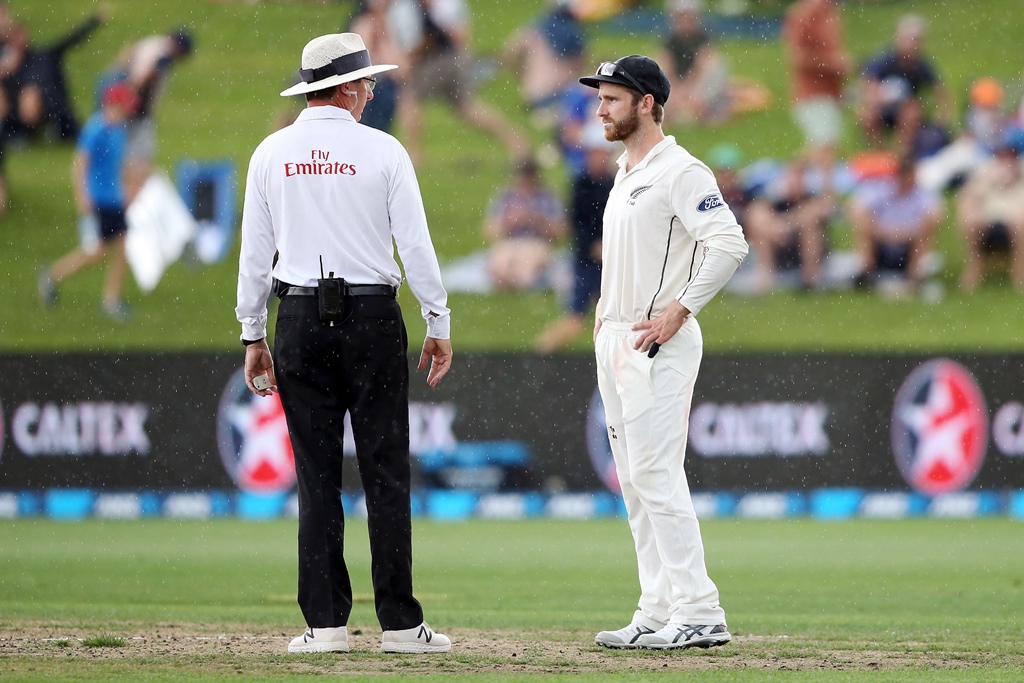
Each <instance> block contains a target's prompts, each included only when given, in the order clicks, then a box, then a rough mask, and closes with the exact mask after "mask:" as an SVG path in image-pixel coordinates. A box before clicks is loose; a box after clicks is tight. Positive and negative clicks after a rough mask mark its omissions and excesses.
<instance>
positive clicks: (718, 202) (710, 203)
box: [697, 194, 725, 212]
mask: <svg viewBox="0 0 1024 683" xmlns="http://www.w3.org/2000/svg"><path fill="white" fill-rule="evenodd" d="M720 206H725V202H723V201H722V198H721V197H719V196H718V195H717V194H709V195H708V196H707V197H705V198H704V199H702V200H700V204H698V205H697V210H698V211H701V212H704V211H710V210H711V209H717V208H718V207H720Z"/></svg>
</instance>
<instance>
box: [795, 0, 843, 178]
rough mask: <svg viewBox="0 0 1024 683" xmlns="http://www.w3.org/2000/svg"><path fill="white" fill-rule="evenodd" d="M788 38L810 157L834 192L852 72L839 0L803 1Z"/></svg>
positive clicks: (800, 121) (798, 114)
mask: <svg viewBox="0 0 1024 683" xmlns="http://www.w3.org/2000/svg"><path fill="white" fill-rule="evenodd" d="M782 37H783V44H784V46H785V49H786V58H787V60H788V63H789V72H790V88H791V90H792V98H793V116H794V118H795V119H796V122H797V125H798V126H799V127H800V130H801V131H802V132H803V134H804V139H805V140H806V147H805V156H806V158H807V160H808V161H809V162H810V163H812V164H813V165H814V166H816V167H817V168H818V169H819V171H820V172H821V173H822V174H823V178H824V180H825V182H826V186H827V187H828V186H830V185H831V183H830V180H831V173H832V169H833V166H834V164H835V160H836V154H837V150H838V146H839V144H840V143H841V142H842V138H843V116H842V106H841V102H840V99H841V97H842V92H843V85H844V83H845V82H846V79H847V77H848V76H849V75H850V72H851V61H850V56H849V54H848V53H847V51H846V48H845V47H844V44H843V36H842V31H841V26H840V17H839V11H838V10H837V9H836V4H835V0H797V2H795V3H793V4H792V5H791V6H790V8H789V9H788V10H787V11H786V18H785V22H784V24H783V31H782Z"/></svg>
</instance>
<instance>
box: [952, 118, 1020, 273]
mask: <svg viewBox="0 0 1024 683" xmlns="http://www.w3.org/2000/svg"><path fill="white" fill-rule="evenodd" d="M1022 151H1024V133H1021V132H1016V133H1014V134H1012V135H1010V136H1007V137H1006V138H1004V141H1003V142H1002V143H1001V144H1000V145H998V146H997V152H996V155H995V156H994V157H993V158H992V159H990V160H989V161H987V162H985V163H984V164H983V165H982V166H981V168H979V169H978V170H977V171H976V172H975V173H974V174H973V175H972V176H971V178H970V180H969V181H968V182H967V184H966V185H964V186H963V188H961V190H960V193H959V194H958V195H957V199H956V208H957V225H958V227H959V229H960V235H961V237H962V238H963V240H964V269H963V273H962V274H961V278H960V286H961V287H963V289H964V290H966V291H968V292H971V291H974V290H975V289H977V287H978V285H979V284H981V280H982V277H983V276H984V274H985V267H986V265H987V263H988V261H989V260H991V259H990V257H991V256H992V255H994V254H999V253H1009V256H1010V278H1011V280H1012V281H1013V286H1014V287H1016V288H1017V289H1018V290H1024V162H1022V160H1021V152H1022Z"/></svg>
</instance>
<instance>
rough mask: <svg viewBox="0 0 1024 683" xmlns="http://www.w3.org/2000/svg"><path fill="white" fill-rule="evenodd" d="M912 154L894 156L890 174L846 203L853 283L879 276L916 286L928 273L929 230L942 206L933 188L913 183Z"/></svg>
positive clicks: (868, 282)
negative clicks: (856, 271) (856, 262)
mask: <svg viewBox="0 0 1024 683" xmlns="http://www.w3.org/2000/svg"><path fill="white" fill-rule="evenodd" d="M915 168H916V167H915V163H914V160H913V158H912V157H910V156H909V155H908V156H904V157H902V158H901V159H900V162H899V166H898V169H897V171H896V176H895V177H890V178H884V179H880V180H876V181H873V182H869V183H867V184H865V185H864V186H863V187H861V188H860V189H859V190H858V191H857V192H855V193H854V195H853V198H852V199H851V203H850V212H849V217H850V222H851V224H852V226H853V244H854V248H855V249H856V251H857V255H858V257H859V259H860V263H861V273H860V275H859V276H858V277H857V281H856V285H857V286H858V287H866V286H868V285H871V284H875V283H876V281H878V280H879V279H880V277H888V279H890V280H894V281H895V282H896V283H897V289H896V290H895V291H902V290H906V289H908V288H916V287H917V285H919V284H920V283H921V282H922V281H923V280H924V279H925V278H927V277H928V276H929V275H930V274H931V273H930V272H929V270H930V265H929V263H928V260H929V258H930V257H931V255H932V253H933V248H934V242H935V231H936V229H937V228H938V226H939V223H940V222H941V221H942V218H943V214H944V209H943V203H942V198H941V197H940V196H939V194H938V193H937V192H934V191H932V190H928V189H925V188H923V187H921V186H920V185H918V183H917V176H916V172H915Z"/></svg>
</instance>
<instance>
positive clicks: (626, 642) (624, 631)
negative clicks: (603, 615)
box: [594, 621, 654, 650]
mask: <svg viewBox="0 0 1024 683" xmlns="http://www.w3.org/2000/svg"><path fill="white" fill-rule="evenodd" d="M648 633H654V629H652V628H647V627H646V626H642V625H640V624H638V623H636V622H635V621H634V622H633V623H632V624H630V625H629V626H626V627H624V628H620V629H619V630H618V631H601V632H600V633H598V634H597V636H595V638H594V642H595V643H597V644H598V645H604V646H605V647H613V648H618V649H624V650H630V649H633V648H637V647H640V645H638V644H637V639H638V638H639V637H640V636H643V635H646V634H648Z"/></svg>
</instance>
